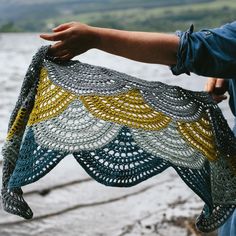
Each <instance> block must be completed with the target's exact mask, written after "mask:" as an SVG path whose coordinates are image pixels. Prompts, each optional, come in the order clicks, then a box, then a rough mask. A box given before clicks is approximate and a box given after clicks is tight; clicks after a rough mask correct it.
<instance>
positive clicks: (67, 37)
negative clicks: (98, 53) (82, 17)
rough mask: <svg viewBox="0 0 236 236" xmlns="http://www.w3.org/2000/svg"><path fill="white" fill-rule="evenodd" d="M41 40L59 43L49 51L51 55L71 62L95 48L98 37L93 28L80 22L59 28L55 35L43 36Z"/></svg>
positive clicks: (55, 29)
mask: <svg viewBox="0 0 236 236" xmlns="http://www.w3.org/2000/svg"><path fill="white" fill-rule="evenodd" d="M40 37H41V38H43V39H45V40H49V41H57V42H56V43H55V44H54V45H52V46H51V48H50V49H49V54H50V55H52V56H54V57H57V58H59V59H61V60H69V59H71V58H73V57H75V56H77V55H79V54H81V53H84V52H86V51H87V50H89V49H91V48H94V47H95V45H96V42H97V37H96V35H95V34H94V32H93V27H91V26H89V25H86V24H82V23H79V22H70V23H65V24H62V25H59V26H57V27H56V28H54V29H53V33H50V34H41V35H40Z"/></svg>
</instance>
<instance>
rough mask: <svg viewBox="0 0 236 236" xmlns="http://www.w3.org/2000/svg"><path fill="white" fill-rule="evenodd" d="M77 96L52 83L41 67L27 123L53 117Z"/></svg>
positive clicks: (31, 123) (30, 123)
mask: <svg viewBox="0 0 236 236" xmlns="http://www.w3.org/2000/svg"><path fill="white" fill-rule="evenodd" d="M76 98H77V96H75V95H74V94H72V93H70V92H67V91H65V90H63V89H62V88H60V87H59V86H56V85H54V84H53V83H52V82H51V81H50V80H49V79H48V73H47V70H46V69H45V68H42V69H41V73H40V79H39V84H38V88H37V94H36V100H35V104H34V108H33V111H32V112H31V115H30V118H29V121H28V125H29V126H31V125H33V124H35V123H38V122H41V121H45V120H48V119H50V118H54V117H56V116H58V115H59V114H61V113H62V112H63V111H64V110H65V109H66V108H67V107H68V105H69V104H70V103H71V102H72V101H74V100H75V99H76Z"/></svg>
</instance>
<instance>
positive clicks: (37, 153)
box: [8, 128, 68, 189]
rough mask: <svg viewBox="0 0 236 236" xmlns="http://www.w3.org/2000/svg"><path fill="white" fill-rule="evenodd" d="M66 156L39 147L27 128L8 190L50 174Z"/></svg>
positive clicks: (30, 130)
mask: <svg viewBox="0 0 236 236" xmlns="http://www.w3.org/2000/svg"><path fill="white" fill-rule="evenodd" d="M67 154H68V153H66V152H60V151H53V150H49V149H47V148H43V147H41V146H39V145H38V144H37V143H36V141H35V138H34V133H33V130H32V128H27V131H26V134H25V137H24V139H23V143H22V146H21V149H20V153H19V158H18V160H17V163H16V168H15V170H14V172H13V174H12V176H11V178H10V181H9V183H8V188H9V189H13V188H17V187H21V186H23V185H26V184H30V183H32V182H35V181H37V180H39V179H40V178H42V177H43V176H44V175H46V174H47V173H48V172H50V171H51V170H52V169H53V168H54V167H55V166H56V165H57V164H58V163H59V162H60V161H61V160H62V159H63V158H64V157H65V156H66V155H67Z"/></svg>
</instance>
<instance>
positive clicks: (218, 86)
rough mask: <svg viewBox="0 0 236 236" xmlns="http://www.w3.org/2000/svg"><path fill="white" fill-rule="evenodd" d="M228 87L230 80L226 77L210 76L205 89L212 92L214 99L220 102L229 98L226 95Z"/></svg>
mask: <svg viewBox="0 0 236 236" xmlns="http://www.w3.org/2000/svg"><path fill="white" fill-rule="evenodd" d="M227 89H228V82H227V80H225V79H219V78H208V80H207V83H206V84H205V91H207V92H208V93H210V94H211V95H212V97H213V99H214V100H215V101H216V102H218V103H219V102H222V101H223V100H225V99H227V96H226V95H224V93H225V92H226V91H227Z"/></svg>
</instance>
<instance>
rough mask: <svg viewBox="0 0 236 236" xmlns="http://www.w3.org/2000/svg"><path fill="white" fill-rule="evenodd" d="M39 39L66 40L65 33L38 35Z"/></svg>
mask: <svg viewBox="0 0 236 236" xmlns="http://www.w3.org/2000/svg"><path fill="white" fill-rule="evenodd" d="M40 38H42V39H45V40H49V41H61V40H64V39H65V38H66V33H65V31H63V32H58V33H52V34H40Z"/></svg>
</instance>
